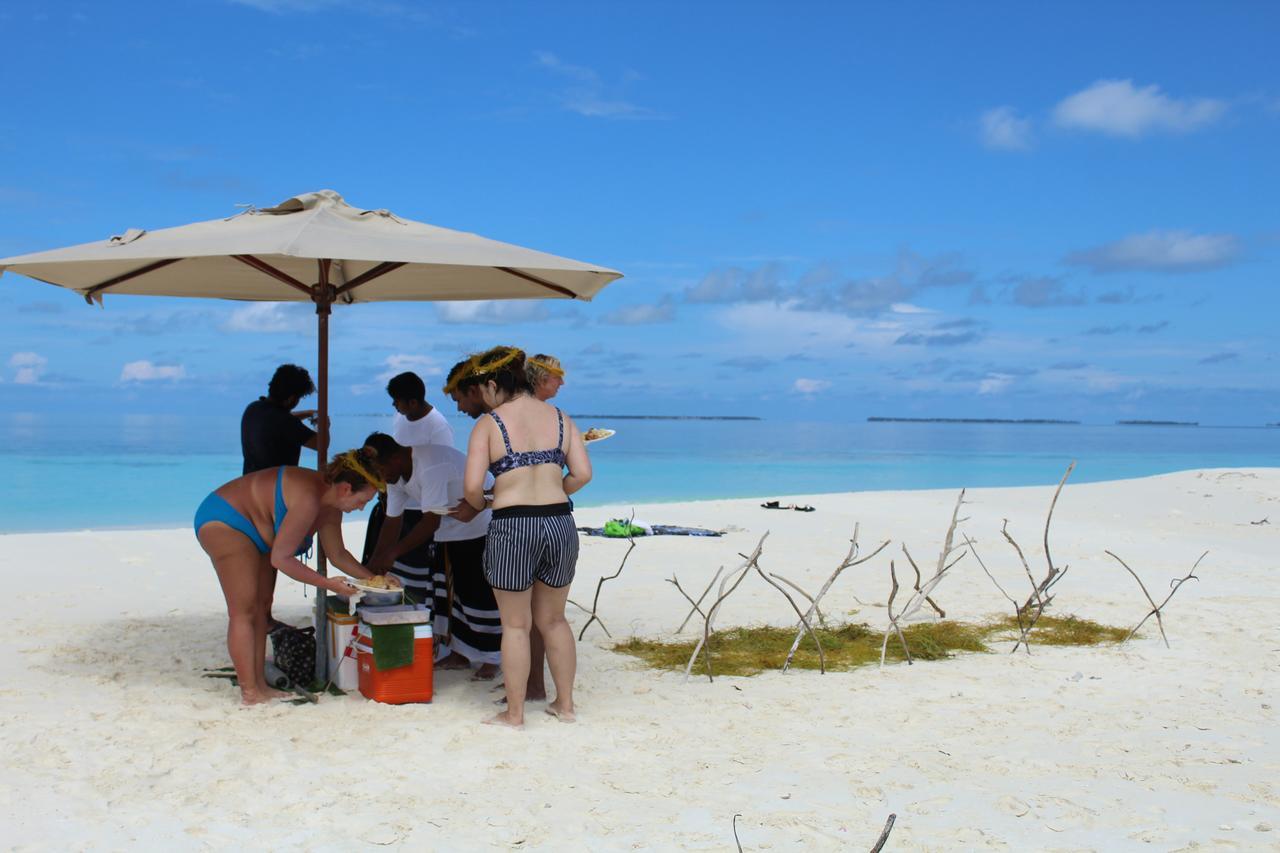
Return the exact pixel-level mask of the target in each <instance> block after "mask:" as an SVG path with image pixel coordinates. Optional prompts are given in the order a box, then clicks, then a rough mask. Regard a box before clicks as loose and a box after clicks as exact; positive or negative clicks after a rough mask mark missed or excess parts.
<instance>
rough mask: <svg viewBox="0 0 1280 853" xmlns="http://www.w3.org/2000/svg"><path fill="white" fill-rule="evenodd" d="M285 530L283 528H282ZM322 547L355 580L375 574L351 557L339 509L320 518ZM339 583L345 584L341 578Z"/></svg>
mask: <svg viewBox="0 0 1280 853" xmlns="http://www.w3.org/2000/svg"><path fill="white" fill-rule="evenodd" d="M282 529H283V528H282ZM318 532H319V535H320V545H321V547H323V548H324V555H325V556H326V557H328V558H329V562H330V563H333V564H334V565H335V566H337V567H338V568H339V569H341V570H342V571H344V572H346V573H347V574H349V575H351V577H353V578H371V577H373V572H371V571H369V570H368V569H366V568H365V567H364V566H362V565H360V561H359V560H357V559H356V558H355V557H353V556H352V555H351V552H350V551H348V550H347V546H346V545H345V544H344V543H343V541H342V513H341V512H339V511H338V510H337V509H330V510H326V511H325V512H324V513H323V514H322V515H321V516H320V529H319V531H318ZM337 580H338V582H339V583H345V582H344V581H342V579H341V578H338V579H337Z"/></svg>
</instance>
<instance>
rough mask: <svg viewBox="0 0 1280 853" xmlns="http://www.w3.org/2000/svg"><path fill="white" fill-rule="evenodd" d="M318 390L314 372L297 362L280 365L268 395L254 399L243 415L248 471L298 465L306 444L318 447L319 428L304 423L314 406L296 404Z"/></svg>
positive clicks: (242, 438)
mask: <svg viewBox="0 0 1280 853" xmlns="http://www.w3.org/2000/svg"><path fill="white" fill-rule="evenodd" d="M315 390H316V386H315V383H313V382H312V381H311V375H310V374H309V373H307V371H306V370H305V369H304V368H301V367H299V366H298V365H296V364H282V365H280V366H279V367H277V368H276V372H275V375H274V376H272V377H271V384H270V385H268V386H267V396H265V397H259V398H258V399H257V400H255V401H254V402H252V403H250V404H249V405H248V407H247V408H246V409H245V410H244V416H243V417H241V418H240V449H241V451H242V452H243V453H244V471H243V472H242V473H244V474H252V473H253V472H254V471H261V470H262V469H264V468H278V467H279V466H281V465H297V464H298V459H299V458H300V457H301V455H302V448H304V447H309V448H311V449H312V450H315V449H316V433H315V430H313V429H311V428H310V427H308V426H307V425H306V424H305V423H303V422H302V421H303V419H304V418H308V417H311V416H312V415H314V414H315V410H314V409H308V410H299V411H296V412H295V411H294V407H296V406H297V405H298V403H299V402H301V400H302V398H303V397H306V396H308V395H310V394H312V393H314V392H315Z"/></svg>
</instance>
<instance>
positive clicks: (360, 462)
mask: <svg viewBox="0 0 1280 853" xmlns="http://www.w3.org/2000/svg"><path fill="white" fill-rule="evenodd" d="M381 488H382V480H381V479H380V478H379V476H378V473H377V469H376V467H375V466H374V464H373V457H372V455H371V454H368V453H366V452H365V451H363V450H350V451H347V452H346V453H341V454H339V455H337V456H335V457H334V458H333V461H332V462H330V463H329V466H328V467H327V468H326V469H325V473H324V474H323V475H322V474H320V473H319V472H318V471H312V470H311V469H309V468H294V467H290V466H281V467H279V468H268V469H266V470H263V471H256V472H254V473H252V474H246V475H245V476H243V477H240V478H238V479H235V480H232V481H231V482H229V483H227V484H226V485H223V486H220V487H218V488H217V489H215V490H214V491H213V492H211V493H210V494H209V496H208V497H207V498H205V499H204V502H203V503H201V504H200V508H199V509H198V510H196V517H195V529H196V538H197V539H198V540H200V547H201V548H204V550H205V553H206V554H208V555H209V559H210V560H211V561H212V562H213V569H214V571H215V572H217V573H218V583H219V584H221V585H222V594H223V596H224V597H225V598H226V601H227V650H228V651H229V652H230V653H231V663H232V664H233V665H234V666H235V670H236V679H237V680H238V681H239V682H240V697H241V701H242V702H243V703H244V704H245V705H256V704H257V703H259V702H266V701H267V700H269V699H273V698H275V697H277V696H281V695H284V694H282V693H281V692H280V691H278V690H273V689H271V688H270V687H268V686H267V682H266V679H265V678H264V677H263V673H262V664H263V661H264V659H265V657H266V653H267V618H268V616H269V612H268V611H269V610H270V607H271V594H272V590H273V589H274V588H275V580H276V572H277V571H280V572H283V573H284V574H286V575H288V576H289V577H291V578H293V579H294V580H296V581H300V582H301V583H305V584H311V585H312V586H318V587H321V588H323V589H327V590H329V591H330V592H336V593H338V594H339V595H350V594H352V593H353V592H355V588H354V587H352V586H351V585H350V584H348V583H347V582H346V581H344V580H342V579H341V578H339V577H325V576H323V575H321V574H320V573H319V572H316V571H314V570H312V569H310V568H308V567H307V566H306V564H305V563H303V562H302V561H301V560H299V559H298V558H299V557H300V556H302V555H303V554H305V553H306V552H307V551H309V550H310V548H311V538H312V536H313V535H314V534H315V533H317V532H319V534H320V543H321V544H322V545H323V546H324V553H325V555H326V556H327V557H328V558H329V561H330V562H332V563H333V564H334V565H335V566H337V567H338V568H339V569H341V570H342V571H344V572H346V573H347V574H348V575H351V576H352V577H357V578H367V577H370V576H371V575H372V572H370V571H369V570H368V569H366V568H365V567H364V566H362V565H360V563H359V561H358V560H356V559H355V557H353V556H351V554H350V553H348V552H347V549H346V546H345V545H343V542H342V514H343V513H346V512H352V511H354V510H357V509H361V508H363V507H364V505H365V504H367V503H368V502H369V501H370V500H371V499H372V498H373V496H374V495H375V494H376V493H377V492H378V491H379V490H380V489H381Z"/></svg>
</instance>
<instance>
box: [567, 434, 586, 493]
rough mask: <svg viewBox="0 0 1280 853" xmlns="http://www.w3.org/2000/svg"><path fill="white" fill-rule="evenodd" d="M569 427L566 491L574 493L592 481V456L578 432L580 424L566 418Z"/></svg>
mask: <svg viewBox="0 0 1280 853" xmlns="http://www.w3.org/2000/svg"><path fill="white" fill-rule="evenodd" d="M565 421H566V422H567V423H568V427H569V450H568V452H567V453H566V454H565V461H566V462H567V463H568V465H569V473H568V474H566V475H565V477H564V493H565V495H572V494H573V493H574V492H576V491H578V490H579V489H581V488H582V487H583V486H585V485H586V484H587V483H590V482H591V457H590V456H588V455H587V445H586V443H584V442H583V440H582V433H580V432H578V425H577V424H575V423H574V422H573V418H565Z"/></svg>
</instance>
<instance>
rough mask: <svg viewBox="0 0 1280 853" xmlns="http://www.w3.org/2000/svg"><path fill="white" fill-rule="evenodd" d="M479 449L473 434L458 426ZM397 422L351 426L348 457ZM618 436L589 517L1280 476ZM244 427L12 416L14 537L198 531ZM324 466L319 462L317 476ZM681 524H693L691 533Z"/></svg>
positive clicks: (957, 431) (1269, 452) (1161, 449)
mask: <svg viewBox="0 0 1280 853" xmlns="http://www.w3.org/2000/svg"><path fill="white" fill-rule="evenodd" d="M451 423H452V424H453V427H454V430H455V433H456V434H457V437H458V444H459V445H460V446H461V447H465V444H466V439H467V435H468V433H469V431H470V428H471V423H472V422H471V421H470V420H469V419H467V418H463V417H454V418H451ZM388 425H389V419H388V418H387V416H385V415H376V416H375V415H368V416H359V415H356V416H352V415H348V416H335V417H334V424H333V429H334V447H335V448H337V449H345V448H347V447H351V446H354V445H356V444H357V443H358V442H359V441H360V440H361V439H363V437H364V436H365V435H366V434H368V433H369V432H372V431H373V430H375V429H386V428H387V427H388ZM580 425H581V426H582V427H583V428H586V427H589V426H599V427H607V428H610V429H615V430H617V435H615V436H614V437H613V438H611V439H609V440H607V441H604V442H600V443H598V444H594V445H592V450H591V457H592V462H593V464H594V467H595V479H594V480H593V481H592V483H591V484H590V485H589V486H588V487H587V488H586V489H585V490H584V491H583V492H582V493H581V494H580V496H579V497H578V498H576V501H577V503H578V505H580V506H593V505H601V504H627V503H649V502H655V501H670V500H692V499H702V498H728V497H754V496H760V497H774V496H785V495H788V494H811V493H820V492H845V491H862V490H874V489H925V488H957V487H961V486H967V487H974V486H1022V485H1045V484H1051V483H1056V482H1057V481H1058V479H1059V478H1060V477H1061V476H1062V472H1063V471H1064V470H1065V469H1066V466H1067V464H1068V463H1069V462H1070V461H1071V460H1072V459H1076V460H1078V464H1077V466H1076V471H1075V473H1074V474H1073V475H1072V482H1096V481H1100V480H1114V479H1122V478H1128V477H1141V476H1147V475H1151V474H1161V473H1168V472H1170V471H1179V470H1185V469H1188V468H1229V467H1280V429H1276V428H1247V427H1241V428H1231V427H1194V428H1193V427H1159V426H1090V425H1011V424H930V423H865V422H858V423H789V422H783V421H686V420H680V421H657V420H652V421H651V420H610V419H609V418H588V419H584V420H581V421H580ZM239 447H240V444H239V416H238V415H236V416H233V417H222V418H196V417H187V416H177V415H124V416H115V417H106V416H103V417H98V418H94V417H91V416H90V417H83V416H78V417H75V418H67V417H65V416H55V415H23V414H0V462H3V467H2V468H0V470H2V471H3V472H4V475H5V479H6V481H7V482H6V484H5V485H6V488H4V489H2V490H0V532H8V533H12V532H19V531H41V530H80V529H86V528H110V527H176V526H182V525H186V524H189V523H190V521H191V517H192V515H193V514H194V512H195V508H196V506H197V505H198V504H199V503H200V501H201V500H203V499H204V496H205V495H206V494H208V492H209V491H211V490H212V489H213V488H214V487H216V486H218V485H221V484H222V483H223V482H225V481H226V480H229V479H232V478H233V477H236V476H238V475H239V473H240V451H239ZM314 459H315V455H314V454H313V453H311V452H310V451H305V450H304V451H303V464H314ZM677 521H678V520H677Z"/></svg>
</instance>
